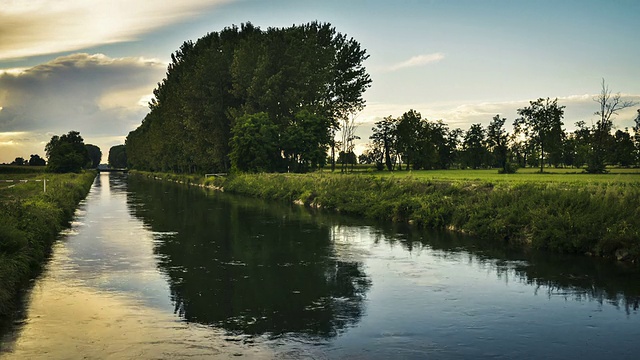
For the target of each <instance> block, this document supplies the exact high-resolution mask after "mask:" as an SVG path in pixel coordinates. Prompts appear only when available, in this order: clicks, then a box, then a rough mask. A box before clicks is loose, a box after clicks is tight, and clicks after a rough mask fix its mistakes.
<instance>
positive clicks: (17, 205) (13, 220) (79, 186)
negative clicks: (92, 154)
mask: <svg viewBox="0 0 640 360" xmlns="http://www.w3.org/2000/svg"><path fill="white" fill-rule="evenodd" d="M45 178H46V180H47V183H46V192H44V191H43V190H44V186H43V183H42V180H43V179H45ZM94 178H95V172H94V171H85V172H82V173H80V174H44V173H21V174H15V173H14V174H11V173H5V172H2V173H0V180H2V182H0V318H3V317H6V316H8V315H10V313H11V311H12V309H14V305H15V304H14V300H15V299H16V294H17V293H18V292H19V290H20V289H21V288H22V287H23V286H24V285H25V284H26V283H27V281H28V280H29V279H30V278H31V277H33V276H34V275H35V274H37V273H38V271H39V270H40V268H41V266H42V263H43V261H44V260H45V258H46V256H47V254H48V253H49V251H50V249H51V245H52V243H53V241H54V240H55V239H56V236H57V235H58V233H59V232H60V230H62V229H63V228H64V227H65V226H67V225H68V223H69V221H70V220H71V219H72V216H73V214H74V211H75V209H76V206H77V205H78V203H79V202H80V200H81V199H83V198H84V197H85V196H86V195H87V193H88V192H89V189H90V187H91V184H92V183H93V179H94ZM4 180H28V181H22V182H5V181H4ZM36 180H40V181H36Z"/></svg>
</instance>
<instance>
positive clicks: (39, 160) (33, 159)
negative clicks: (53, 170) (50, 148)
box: [29, 154, 47, 166]
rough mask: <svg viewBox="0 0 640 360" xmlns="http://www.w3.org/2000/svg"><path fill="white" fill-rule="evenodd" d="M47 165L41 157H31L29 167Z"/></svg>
mask: <svg viewBox="0 0 640 360" xmlns="http://www.w3.org/2000/svg"><path fill="white" fill-rule="evenodd" d="M45 165H47V162H46V161H45V160H44V159H43V158H41V157H40V155H37V154H35V155H31V158H30V159H29V166H45Z"/></svg>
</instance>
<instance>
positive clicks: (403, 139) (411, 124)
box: [396, 109, 423, 170]
mask: <svg viewBox="0 0 640 360" xmlns="http://www.w3.org/2000/svg"><path fill="white" fill-rule="evenodd" d="M422 126H423V124H422V115H420V113H419V112H417V111H415V110H413V109H411V110H409V111H407V112H405V113H404V114H402V116H401V117H400V118H399V119H398V120H397V123H396V141H397V150H398V153H399V154H400V156H401V157H402V161H403V162H404V163H405V164H406V166H407V170H409V166H410V165H411V164H412V163H414V162H415V160H416V157H417V156H418V141H419V140H420V135H421V134H420V133H421V128H422Z"/></svg>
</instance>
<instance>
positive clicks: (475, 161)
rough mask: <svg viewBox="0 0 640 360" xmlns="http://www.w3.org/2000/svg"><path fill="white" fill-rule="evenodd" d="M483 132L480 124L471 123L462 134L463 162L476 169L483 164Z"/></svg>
mask: <svg viewBox="0 0 640 360" xmlns="http://www.w3.org/2000/svg"><path fill="white" fill-rule="evenodd" d="M484 143H485V132H484V129H483V128H482V125H481V124H472V125H471V127H470V128H469V130H468V131H467V132H466V133H465V135H464V143H463V148H464V155H465V156H464V160H465V161H464V163H465V165H466V166H470V167H472V168H473V169H478V168H480V167H481V166H482V165H483V161H484V156H485V153H486V148H485V147H484Z"/></svg>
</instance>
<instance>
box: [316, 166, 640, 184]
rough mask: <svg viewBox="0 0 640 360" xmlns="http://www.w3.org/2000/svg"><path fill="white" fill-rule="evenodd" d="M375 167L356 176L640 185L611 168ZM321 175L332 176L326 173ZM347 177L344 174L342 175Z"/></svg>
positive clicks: (639, 172) (635, 173)
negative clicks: (508, 170)
mask: <svg viewBox="0 0 640 360" xmlns="http://www.w3.org/2000/svg"><path fill="white" fill-rule="evenodd" d="M370 169H371V166H370V165H367V166H366V167H362V166H359V167H357V168H356V169H355V171H353V172H352V173H350V172H348V173H347V174H353V175H357V174H362V175H365V174H367V175H374V176H381V177H389V178H398V179H402V178H413V179H416V180H428V181H477V182H485V183H492V184H503V183H517V182H533V183H582V184H629V183H631V184H638V185H640V168H635V169H631V168H629V169H627V168H610V169H608V170H609V173H607V174H587V173H584V172H583V170H582V169H575V168H573V169H571V168H559V169H555V168H548V169H545V171H544V173H542V174H541V173H540V172H539V169H538V168H524V169H518V172H517V173H515V174H498V170H496V169H481V170H418V171H404V170H402V171H393V172H389V171H370ZM319 173H321V174H334V175H335V174H341V173H340V171H335V172H333V173H331V172H330V171H327V170H326V169H325V170H323V171H321V172H319ZM342 175H344V174H342Z"/></svg>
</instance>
